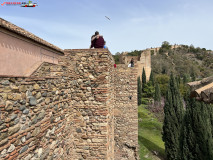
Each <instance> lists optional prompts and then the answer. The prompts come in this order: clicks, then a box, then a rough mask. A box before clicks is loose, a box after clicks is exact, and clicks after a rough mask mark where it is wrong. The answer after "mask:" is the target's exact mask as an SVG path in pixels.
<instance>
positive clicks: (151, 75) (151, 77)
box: [149, 71, 155, 86]
mask: <svg viewBox="0 0 213 160" xmlns="http://www.w3.org/2000/svg"><path fill="white" fill-rule="evenodd" d="M149 82H151V84H152V85H153V86H154V85H155V80H154V75H153V72H152V71H151V73H150V77H149Z"/></svg>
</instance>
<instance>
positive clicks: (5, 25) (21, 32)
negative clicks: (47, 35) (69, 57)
mask: <svg viewBox="0 0 213 160" xmlns="http://www.w3.org/2000/svg"><path fill="white" fill-rule="evenodd" d="M0 27H3V28H5V29H7V30H10V31H12V32H15V33H17V34H19V35H21V36H24V37H27V38H29V39H31V40H33V41H36V42H38V43H40V44H43V45H45V46H47V47H50V48H52V49H54V50H56V51H59V52H61V53H63V52H64V51H63V50H62V49H60V48H58V47H56V46H54V45H53V44H51V43H48V42H47V41H45V40H43V39H41V38H39V37H37V36H35V35H34V34H32V33H30V32H28V31H26V30H24V29H23V28H20V27H18V26H16V25H14V24H12V23H10V22H8V21H6V20H4V19H2V18H0Z"/></svg>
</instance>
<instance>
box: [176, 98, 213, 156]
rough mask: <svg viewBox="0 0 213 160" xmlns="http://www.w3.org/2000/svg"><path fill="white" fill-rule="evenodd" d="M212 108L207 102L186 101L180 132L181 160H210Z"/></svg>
mask: <svg viewBox="0 0 213 160" xmlns="http://www.w3.org/2000/svg"><path fill="white" fill-rule="evenodd" d="M211 111H212V108H211V106H210V105H208V104H204V103H202V102H196V101H195V100H194V99H192V100H189V102H188V103H187V108H186V114H185V118H184V129H183V134H182V136H183V137H182V138H181V140H182V146H183V148H182V152H180V153H181V159H183V160H210V159H212V157H213V137H212V127H213V126H212V123H211V121H212V117H211V114H212V112H211Z"/></svg>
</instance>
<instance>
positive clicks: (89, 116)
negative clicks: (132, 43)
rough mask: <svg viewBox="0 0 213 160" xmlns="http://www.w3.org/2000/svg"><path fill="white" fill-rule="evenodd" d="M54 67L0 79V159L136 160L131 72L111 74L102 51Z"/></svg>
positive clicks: (79, 53) (73, 54)
mask: <svg viewBox="0 0 213 160" xmlns="http://www.w3.org/2000/svg"><path fill="white" fill-rule="evenodd" d="M58 63H59V64H52V63H48V62H44V63H43V64H42V65H41V66H40V67H39V68H38V69H37V70H35V71H34V72H33V74H32V75H31V76H30V77H17V76H16V77H15V76H13V77H12V76H10V77H5V76H0V159H5V160H6V159H9V160H12V159H26V160H31V159H32V160H38V159H66V160H70V159H71V160H72V159H73V160H80V159H108V160H110V159H111V160H112V159H116V160H120V159H126V160H127V159H136V158H137V138H138V134H137V132H138V129H137V127H138V124H137V82H136V80H137V79H136V78H137V77H136V75H137V68H127V67H126V66H118V67H117V68H114V67H113V64H114V59H113V57H112V55H111V53H110V52H109V51H108V50H106V49H82V50H65V55H64V56H62V57H61V58H60V59H59V61H58ZM136 67H137V66H136ZM114 113H115V116H114ZM115 146H116V147H115Z"/></svg>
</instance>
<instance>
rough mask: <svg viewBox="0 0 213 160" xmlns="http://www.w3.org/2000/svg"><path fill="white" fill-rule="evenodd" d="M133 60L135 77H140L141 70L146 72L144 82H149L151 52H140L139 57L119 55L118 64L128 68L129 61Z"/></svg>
mask: <svg viewBox="0 0 213 160" xmlns="http://www.w3.org/2000/svg"><path fill="white" fill-rule="evenodd" d="M132 58H133V59H134V63H135V65H137V77H138V76H140V77H142V71H143V68H144V69H145V72H146V81H149V77H150V74H151V70H152V69H151V52H150V50H144V51H142V53H141V55H140V57H138V56H126V54H124V55H121V58H120V62H121V63H122V64H125V65H126V66H128V64H129V63H130V61H131V59H132Z"/></svg>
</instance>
